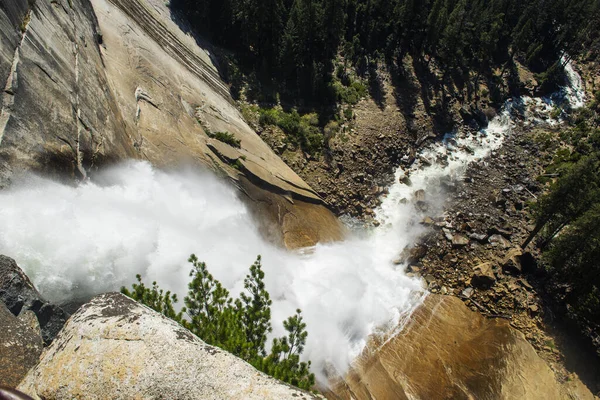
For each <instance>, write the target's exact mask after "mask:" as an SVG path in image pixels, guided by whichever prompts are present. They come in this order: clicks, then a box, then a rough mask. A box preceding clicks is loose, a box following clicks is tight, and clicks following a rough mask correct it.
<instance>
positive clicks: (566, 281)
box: [523, 108, 600, 336]
mask: <svg viewBox="0 0 600 400" xmlns="http://www.w3.org/2000/svg"><path fill="white" fill-rule="evenodd" d="M599 123H600V117H599V116H598V113H597V110H593V109H590V108H587V109H582V110H580V111H577V112H576V113H575V114H574V115H572V116H571V128H570V129H568V130H566V131H564V132H563V133H562V134H561V139H562V142H563V143H562V147H559V148H557V149H556V150H555V152H554V154H555V155H554V158H553V160H552V163H551V164H550V165H549V166H548V168H547V169H546V173H545V174H544V177H545V179H546V180H547V181H548V183H549V190H548V192H547V193H546V194H545V195H544V196H542V197H540V198H539V199H538V201H537V203H536V204H534V205H533V206H532V209H533V213H534V217H535V222H536V226H535V229H534V230H533V232H532V233H531V235H530V236H529V238H528V239H527V240H526V241H525V243H524V244H523V248H524V247H526V246H527V245H528V244H529V243H530V242H531V241H532V240H534V239H536V240H535V242H536V244H537V246H538V247H539V249H540V250H541V252H542V260H543V263H544V265H545V267H546V270H547V272H548V273H549V274H550V277H551V278H552V279H551V281H550V282H552V289H551V290H552V292H553V295H554V296H555V297H556V298H557V300H558V301H559V302H560V303H561V304H566V305H567V310H568V313H569V315H570V316H571V317H572V318H573V319H574V320H575V321H576V322H578V323H579V324H580V326H582V328H583V330H584V331H586V332H590V333H591V334H592V336H593V335H598V333H599V332H600V261H599V260H600V229H598V226H600V129H599V128H598V127H599V125H600V124H599Z"/></svg>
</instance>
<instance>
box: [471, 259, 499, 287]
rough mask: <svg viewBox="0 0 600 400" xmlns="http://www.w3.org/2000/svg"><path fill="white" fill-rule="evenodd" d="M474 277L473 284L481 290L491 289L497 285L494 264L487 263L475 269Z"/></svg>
mask: <svg viewBox="0 0 600 400" xmlns="http://www.w3.org/2000/svg"><path fill="white" fill-rule="evenodd" d="M473 271H474V275H473V277H472V278H471V284H473V286H475V287H477V288H480V289H489V288H491V287H492V286H493V285H494V283H496V276H495V275H494V264H493V263H491V262H485V263H482V264H479V265H478V266H476V267H475V268H473Z"/></svg>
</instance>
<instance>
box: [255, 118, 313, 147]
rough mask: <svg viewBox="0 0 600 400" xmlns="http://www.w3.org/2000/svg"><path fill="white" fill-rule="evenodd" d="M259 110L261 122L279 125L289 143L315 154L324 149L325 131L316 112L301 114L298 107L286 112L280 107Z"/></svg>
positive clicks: (263, 125)
mask: <svg viewBox="0 0 600 400" xmlns="http://www.w3.org/2000/svg"><path fill="white" fill-rule="evenodd" d="M259 112H260V117H259V120H258V122H259V124H260V125H261V126H262V127H267V126H278V127H279V128H281V130H283V132H284V133H285V134H286V138H287V141H288V143H290V144H292V145H294V146H299V147H300V148H302V149H303V150H304V151H306V152H307V153H309V154H313V155H314V154H318V153H320V152H321V150H322V149H323V133H322V131H321V128H320V126H319V117H318V116H317V114H316V113H309V114H304V115H302V116H301V115H300V114H299V113H298V111H297V110H296V109H292V110H291V111H290V112H285V111H284V110H282V109H279V108H262V109H260V111H259Z"/></svg>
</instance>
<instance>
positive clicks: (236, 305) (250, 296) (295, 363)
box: [121, 254, 315, 390]
mask: <svg viewBox="0 0 600 400" xmlns="http://www.w3.org/2000/svg"><path fill="white" fill-rule="evenodd" d="M188 261H189V262H190V263H191V264H192V270H191V271H190V277H191V281H190V283H189V284H188V294H187V296H185V298H184V303H185V307H184V308H183V309H182V310H181V311H180V312H179V313H177V312H175V309H174V304H175V303H177V297H176V296H175V295H171V293H170V292H163V290H162V289H160V288H159V287H158V286H157V284H156V282H154V283H153V284H152V288H147V287H146V286H144V284H143V283H142V281H141V276H140V275H137V276H136V279H137V281H138V283H137V284H135V283H134V284H133V289H132V290H131V291H129V290H127V289H126V288H125V287H123V288H121V292H122V293H124V294H125V295H127V296H129V297H131V298H132V299H134V300H136V301H139V302H140V303H142V304H145V305H147V306H148V307H150V308H152V309H154V310H156V311H158V312H160V313H162V314H164V315H166V316H167V317H169V318H171V319H173V320H175V321H177V322H179V323H181V324H182V325H183V326H184V327H185V328H187V329H188V330H190V332H192V333H193V334H195V335H197V336H198V337H199V338H201V339H202V340H204V341H205V342H206V343H208V344H211V345H213V346H218V347H220V348H222V349H224V350H226V351H228V352H230V353H232V354H234V355H236V356H238V357H240V358H242V359H244V360H245V361H247V362H249V363H250V364H252V365H253V366H254V367H256V368H257V369H259V370H261V371H263V372H265V373H267V374H269V375H271V376H273V377H275V378H277V379H280V380H282V381H284V382H287V383H289V384H292V385H294V386H297V387H299V388H301V389H305V390H309V389H310V388H311V387H312V386H313V385H314V383H315V376H314V374H312V373H311V372H310V365H311V363H310V361H309V362H301V361H300V355H301V354H302V352H303V351H304V346H305V344H306V338H307V336H308V333H307V332H306V324H305V323H304V322H303V320H302V312H301V311H300V310H296V314H295V315H293V316H291V317H289V318H288V319H286V320H285V321H284V322H283V326H284V328H285V330H286V332H287V336H283V337H280V338H275V339H273V343H272V346H271V351H270V352H269V353H267V351H266V343H267V335H268V334H269V333H270V332H271V331H272V328H271V303H272V302H271V298H270V296H269V292H268V291H267V290H266V288H265V284H264V278H265V273H264V272H263V270H262V264H261V257H260V256H258V257H257V259H256V261H255V262H254V264H252V266H251V267H250V272H249V273H248V275H246V278H245V279H244V289H245V290H244V292H242V293H241V294H240V297H239V298H238V299H233V298H231V297H229V291H228V290H227V289H225V288H224V287H223V285H222V284H221V283H220V282H219V281H218V280H216V279H215V278H214V277H213V276H212V275H211V274H210V272H209V271H208V268H207V267H206V263H204V262H200V261H199V260H198V258H197V257H196V256H195V255H194V254H192V255H191V256H190V258H189V260H188ZM184 313H185V314H186V315H187V318H184V317H183V314H184Z"/></svg>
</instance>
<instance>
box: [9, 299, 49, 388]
mask: <svg viewBox="0 0 600 400" xmlns="http://www.w3.org/2000/svg"><path fill="white" fill-rule="evenodd" d="M0 327H2V329H0V386H8V387H13V388H14V387H16V386H17V385H18V384H19V382H21V379H23V377H24V376H25V374H26V373H27V371H29V369H30V368H31V367H33V366H34V365H36V364H37V362H38V359H39V356H40V354H41V353H42V349H43V346H42V337H41V336H40V332H39V328H38V327H36V325H35V316H34V315H31V314H30V313H29V312H25V313H24V314H23V315H22V316H21V317H19V318H17V317H15V316H14V315H13V314H12V313H11V312H10V311H8V309H7V308H6V307H5V306H4V304H2V303H1V302H0ZM0 398H2V396H0Z"/></svg>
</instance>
